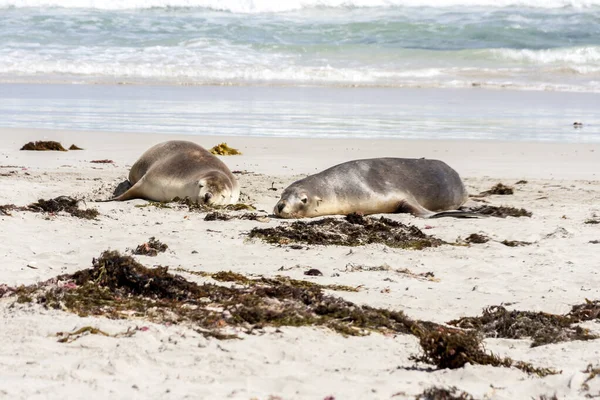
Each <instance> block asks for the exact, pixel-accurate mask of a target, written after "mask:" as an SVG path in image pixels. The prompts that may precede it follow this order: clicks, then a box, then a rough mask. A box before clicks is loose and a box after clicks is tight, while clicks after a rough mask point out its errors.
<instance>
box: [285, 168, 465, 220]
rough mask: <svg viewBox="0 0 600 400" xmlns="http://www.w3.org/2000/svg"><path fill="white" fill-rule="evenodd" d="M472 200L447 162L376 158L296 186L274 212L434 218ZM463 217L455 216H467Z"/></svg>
mask: <svg viewBox="0 0 600 400" xmlns="http://www.w3.org/2000/svg"><path fill="white" fill-rule="evenodd" d="M303 198H306V203H303V202H302V199H303ZM467 199H468V194H467V191H466V189H465V187H464V185H463V182H462V180H461V179H460V176H459V175H458V173H457V172H456V171H455V170H453V169H452V168H450V167H449V166H448V165H447V164H446V163H444V162H442V161H439V160H426V159H411V158H373V159H365V160H354V161H348V162H345V163H343V164H339V165H336V166H333V167H331V168H328V169H326V170H324V171H322V172H319V173H317V174H314V175H311V176H308V177H306V178H304V179H301V180H299V181H296V182H294V183H292V184H291V185H290V186H289V187H288V188H286V189H285V190H284V191H283V193H282V195H281V200H279V202H278V203H277V205H276V206H275V209H274V213H275V215H277V216H279V217H281V218H299V217H316V216H320V215H332V214H349V213H352V212H357V213H361V214H364V215H367V214H378V213H393V212H409V213H411V214H413V215H416V216H419V217H432V216H434V215H435V213H436V212H438V211H447V210H456V209H457V208H458V207H460V206H461V205H462V204H464V203H465V201H467ZM444 214H445V215H443V216H452V215H451V214H452V213H444ZM460 214H461V215H458V214H457V215H456V216H462V217H464V216H466V215H464V214H465V213H460ZM440 216H442V215H440Z"/></svg>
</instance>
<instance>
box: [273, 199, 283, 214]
mask: <svg viewBox="0 0 600 400" xmlns="http://www.w3.org/2000/svg"><path fill="white" fill-rule="evenodd" d="M284 208H285V202H284V201H280V202H278V203H277V204H276V205H275V209H276V210H277V212H276V214H280V213H281V212H282V211H283V209H284Z"/></svg>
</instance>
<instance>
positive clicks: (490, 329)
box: [448, 304, 600, 347]
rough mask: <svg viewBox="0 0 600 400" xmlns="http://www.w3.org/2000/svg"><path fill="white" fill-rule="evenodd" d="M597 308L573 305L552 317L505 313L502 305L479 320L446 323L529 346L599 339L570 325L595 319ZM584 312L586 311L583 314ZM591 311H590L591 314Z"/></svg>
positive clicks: (541, 313) (530, 313)
mask: <svg viewBox="0 0 600 400" xmlns="http://www.w3.org/2000/svg"><path fill="white" fill-rule="evenodd" d="M596 307H597V308H594V307H588V306H587V305H580V306H574V307H573V310H572V311H571V313H569V314H567V315H555V314H548V313H543V312H532V311H516V310H514V311H508V310H507V309H506V308H504V307H502V306H491V307H488V308H486V309H484V310H483V314H482V316H481V317H465V318H460V319H458V320H452V321H450V322H448V324H449V325H453V326H457V327H460V328H463V329H471V330H474V331H477V332H479V333H481V334H483V335H485V336H486V337H493V338H505V339H521V338H524V337H530V338H531V339H532V344H531V347H537V346H542V345H546V344H550V343H559V342H565V341H571V340H593V339H597V338H598V336H596V335H593V334H591V333H590V332H589V331H588V330H586V329H583V328H581V327H578V326H576V327H573V326H572V325H573V324H574V323H577V322H581V321H583V320H584V319H582V318H589V319H592V318H591V317H592V316H595V317H596V318H597V317H598V313H600V305H598V304H596ZM584 310H585V311H584ZM590 311H591V312H590Z"/></svg>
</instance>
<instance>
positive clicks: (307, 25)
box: [0, 0, 600, 92]
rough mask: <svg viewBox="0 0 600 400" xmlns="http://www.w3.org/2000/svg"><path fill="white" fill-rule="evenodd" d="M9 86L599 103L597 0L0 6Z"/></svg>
mask: <svg viewBox="0 0 600 400" xmlns="http://www.w3.org/2000/svg"><path fill="white" fill-rule="evenodd" d="M0 81H2V82H42V83H43V82H55V83H56V82H59V83H60V82H78V83H146V84H147V83H161V84H181V85H291V86H306V85H309V86H352V87H354V86H363V87H442V88H460V87H472V86H476V87H484V88H512V89H517V90H554V91H585V92H600V0H286V1H281V0H105V1H97V0H0Z"/></svg>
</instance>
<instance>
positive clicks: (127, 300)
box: [0, 251, 590, 376]
mask: <svg viewBox="0 0 600 400" xmlns="http://www.w3.org/2000/svg"><path fill="white" fill-rule="evenodd" d="M211 277H212V278H214V279H220V280H222V281H225V282H235V283H236V284H238V285H239V286H238V287H235V286H231V287H226V286H222V285H214V284H210V283H205V284H198V283H195V282H191V281H188V280H186V279H185V278H183V277H182V276H180V275H173V274H171V273H169V271H168V267H162V266H158V267H156V268H147V267H145V266H143V265H142V264H140V263H138V262H137V261H136V260H135V259H133V258H132V257H131V256H128V255H121V254H120V253H119V252H117V251H105V252H103V253H102V254H101V255H100V257H98V258H95V259H93V260H92V267H91V268H88V269H84V270H80V271H77V272H75V273H73V274H65V275H59V276H57V277H56V278H52V279H50V280H48V281H45V282H41V283H38V284H34V285H29V286H19V287H18V288H15V289H13V290H12V291H8V293H9V296H14V297H16V301H17V302H18V303H35V304H39V305H41V306H44V307H46V308H48V309H59V310H64V311H68V312H72V313H75V314H77V315H80V316H82V317H83V316H90V315H93V316H105V317H108V318H114V319H141V318H143V319H144V320H149V321H152V322H156V323H162V324H166V323H168V324H187V325H190V326H192V327H193V328H194V329H198V330H200V331H203V332H213V333H215V334H214V335H213V336H214V337H217V338H218V337H223V335H228V336H226V337H227V338H230V337H231V336H230V334H231V333H232V332H231V330H232V329H236V330H237V331H239V330H240V329H242V330H244V331H245V332H246V333H247V334H251V333H252V332H253V331H254V330H256V329H262V328H264V327H269V326H270V327H281V326H322V327H327V328H329V329H331V330H332V331H334V332H336V333H339V334H342V335H346V336H363V335H368V334H370V333H374V332H379V333H385V334H412V335H415V336H417V338H418V339H419V342H420V344H421V347H422V350H423V355H422V356H420V357H417V356H414V358H413V359H415V360H418V361H424V362H428V363H432V364H434V365H436V366H437V367H438V368H460V367H462V366H464V365H465V364H466V363H467V362H469V363H472V364H481V365H493V366H504V367H510V366H514V367H516V368H519V369H521V370H523V371H525V372H527V373H529V374H537V375H538V376H545V375H548V374H552V373H557V372H556V371H553V370H551V369H548V368H536V367H534V366H533V365H531V364H529V363H524V362H520V361H517V362H514V361H512V360H511V359H508V358H505V359H500V358H498V357H496V356H494V355H493V354H489V353H487V352H485V351H484V349H483V345H482V343H481V340H480V338H479V336H477V335H476V333H475V332H474V331H463V330H460V329H457V328H449V327H445V326H441V325H439V324H436V323H433V322H428V321H417V320H412V319H410V318H408V317H407V316H406V315H405V314H404V313H403V312H402V311H396V310H389V309H383V308H375V307H370V306H366V305H358V304H354V303H352V302H350V301H347V300H344V299H342V298H340V297H335V296H331V295H326V294H325V293H324V292H323V288H326V286H321V285H317V284H315V283H312V282H307V281H296V280H293V279H290V278H287V277H278V278H276V279H274V278H264V277H263V278H259V279H250V278H247V277H245V276H243V275H241V274H237V273H233V272H231V271H229V272H217V273H214V274H211ZM0 289H2V287H1V286H0ZM589 308H590V307H586V308H585V311H586V312H587V311H590V310H589ZM579 312H581V313H583V312H584V310H579ZM233 333H235V332H233Z"/></svg>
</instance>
